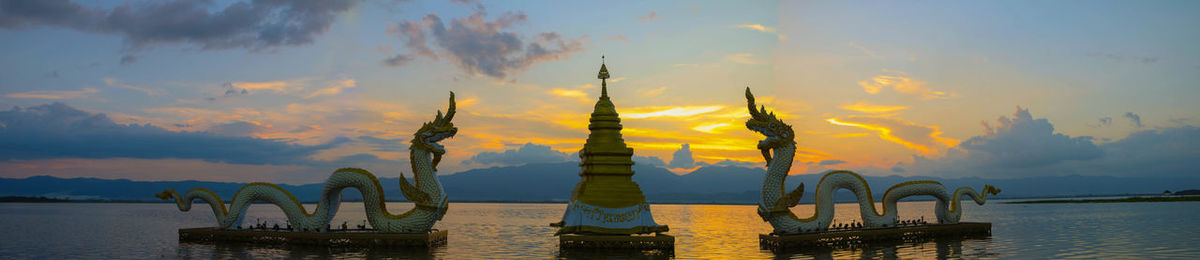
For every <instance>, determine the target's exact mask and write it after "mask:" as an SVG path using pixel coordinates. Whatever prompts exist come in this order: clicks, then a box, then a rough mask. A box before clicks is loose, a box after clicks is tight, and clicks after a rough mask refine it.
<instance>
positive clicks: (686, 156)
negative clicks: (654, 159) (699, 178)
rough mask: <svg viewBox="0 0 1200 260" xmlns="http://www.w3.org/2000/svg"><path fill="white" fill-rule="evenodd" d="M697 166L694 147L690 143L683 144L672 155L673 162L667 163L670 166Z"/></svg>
mask: <svg viewBox="0 0 1200 260" xmlns="http://www.w3.org/2000/svg"><path fill="white" fill-rule="evenodd" d="M695 166H696V159H694V158H692V149H691V147H689V145H688V144H683V145H682V146H681V147H679V150H675V153H674V154H672V155H671V163H670V164H667V167H670V168H688V169H690V168H692V167H695Z"/></svg>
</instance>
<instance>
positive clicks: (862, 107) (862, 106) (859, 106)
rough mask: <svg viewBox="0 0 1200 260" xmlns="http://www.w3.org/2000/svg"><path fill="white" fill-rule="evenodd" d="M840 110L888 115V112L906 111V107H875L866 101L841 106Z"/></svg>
mask: <svg viewBox="0 0 1200 260" xmlns="http://www.w3.org/2000/svg"><path fill="white" fill-rule="evenodd" d="M840 108H841V109H845V110H850V111H854V112H860V113H868V114H879V113H890V112H895V111H900V110H905V109H908V107H907V106H885V105H876V104H871V103H870V102H866V101H858V102H857V103H854V104H850V105H843V106H841V107H840Z"/></svg>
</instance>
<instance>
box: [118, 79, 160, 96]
mask: <svg viewBox="0 0 1200 260" xmlns="http://www.w3.org/2000/svg"><path fill="white" fill-rule="evenodd" d="M104 85H106V86H109V87H117V88H123V89H132V90H136V91H141V92H142V93H146V95H147V96H152V97H153V96H161V95H163V94H166V93H167V92H166V91H164V90H161V89H151V88H144V87H138V86H134V85H129V84H125V83H123V82H121V81H120V80H117V79H115V78H104Z"/></svg>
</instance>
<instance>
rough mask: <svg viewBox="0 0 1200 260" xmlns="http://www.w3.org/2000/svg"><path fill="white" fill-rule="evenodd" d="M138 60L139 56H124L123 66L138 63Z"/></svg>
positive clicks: (122, 59)
mask: <svg viewBox="0 0 1200 260" xmlns="http://www.w3.org/2000/svg"><path fill="white" fill-rule="evenodd" d="M137 60H138V59H137V56H133V55H129V54H126V55H122V56H121V65H129V64H134V63H137Z"/></svg>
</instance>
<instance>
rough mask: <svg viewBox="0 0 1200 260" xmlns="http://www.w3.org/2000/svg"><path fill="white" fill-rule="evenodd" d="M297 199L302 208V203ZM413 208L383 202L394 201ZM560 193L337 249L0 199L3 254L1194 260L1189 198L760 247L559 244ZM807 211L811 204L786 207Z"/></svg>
mask: <svg viewBox="0 0 1200 260" xmlns="http://www.w3.org/2000/svg"><path fill="white" fill-rule="evenodd" d="M933 206H934V203H933V202H902V203H900V205H899V210H900V212H899V213H900V218H901V219H917V218H920V217H925V218H926V219H935V218H934V216H933ZM308 207H310V208H311V207H313V206H312V205H308ZM411 207H412V204H408V203H391V204H389V205H388V208H389V209H392V211H393V212H402V211H404V210H407V209H409V208H411ZM565 207H566V205H564V204H494V203H453V204H451V205H450V211H449V212H448V213H447V215H446V217H445V219H444V220H443V221H442V222H439V223H438V224H437V225H436V226H435V228H437V229H441V230H448V231H449V232H450V233H449V237H448V240H449V241H448V244H447V245H446V246H443V247H438V248H433V249H388V250H385V249H340V248H292V247H248V246H245V245H238V244H232V245H231V244H219V245H218V244H191V243H184V244H180V243H179V241H178V234H177V230H178V229H180V228H193V227H208V226H212V225H214V223H215V221H214V220H213V215H212V212H210V211H209V209H208V208H207V207H195V208H193V211H191V212H179V211H178V210H177V209H176V208H175V206H174V204H157V203H156V204H70V203H61V204H60V203H55V204H28V203H0V256H4V257H3V258H17V259H23V258H38V259H47V258H48V259H63V258H69V259H74V258H102V259H106V258H218V259H224V258H316V259H324V258H416V259H421V258H440V259H479V258H489V259H496V258H500V259H530V258H534V259H543V258H564V259H576V258H593V257H594V256H597V255H602V256H609V257H614V258H633V259H655V258H671V257H674V258H681V259H696V258H703V259H714V258H716V259H730V258H733V259H768V258H780V259H789V258H790V259H813V258H815V259H823V258H872V259H873V258H884V259H887V258H900V259H908V258H934V257H937V258H950V259H954V258H983V259H998V258H1011V259H1030V258H1033V259H1039V258H1083V259H1092V258H1122V259H1129V258H1153V259H1162V258H1180V259H1200V247H1196V245H1198V244H1200V237H1198V236H1195V234H1198V233H1200V225H1198V224H1200V221H1198V220H1197V219H1196V218H1195V216H1197V215H1200V202H1173V203H1115V204H1022V205H1018V204H999V203H996V201H989V202H988V205H987V206H983V207H979V206H975V205H968V206H967V207H966V208H965V209H964V210H965V211H964V216H963V218H964V220H967V221H979V222H992V223H993V226H992V236H991V237H986V238H967V239H934V240H925V241H907V242H901V243H893V244H871V245H858V246H854V247H843V248H826V249H818V248H806V249H801V250H794V251H788V252H779V253H776V252H771V251H769V250H763V249H761V248H759V243H758V234H762V233H769V232H770V231H771V227H770V225H768V224H766V223H765V222H763V221H762V220H761V219H760V218H759V217H758V215H757V214H755V208H754V206H746V205H653V206H651V208H652V210H653V211H654V216H655V220H657V221H658V222H659V223H664V224H667V225H670V227H671V231H670V232H668V233H669V234H670V235H673V236H675V237H676V245H675V250H674V251H611V250H607V251H587V250H583V251H580V250H571V251H560V250H559V249H558V238H557V237H555V236H554V231H555V228H553V227H550V226H548V224H549V223H550V222H555V221H557V220H558V219H559V218H560V217H562V212H563V210H564V208H565ZM793 210H794V211H795V212H796V213H797V215H800V216H809V215H811V214H812V206H810V205H800V206H797V207H796V208H794V209H793ZM363 212H364V211H363V208H362V204H357V203H346V204H343V205H342V207H341V208H340V209H339V211H338V214H337V216H336V217H335V219H334V221H333V223H334V224H335V226H336V225H340V224H341V223H343V222H345V223H348V224H349V226H351V227H353V226H355V225H357V224H360V223H362V221H363V220H364V219H366V217H365V215H364V213H363ZM248 213H249V215H248V216H247V217H246V222H247V223H245V224H252V223H254V222H253V221H255V220H257V221H263V222H267V223H268V225H269V224H271V223H284V215H283V213H282V212H280V211H279V209H278V208H274V207H273V206H270V205H253V206H251V207H250V209H249V212H248ZM834 215H835V217H834V219H835V221H837V222H839V223H846V222H851V221H857V220H858V211H857V207H855V205H852V204H839V205H837V209H836V212H835V214H834Z"/></svg>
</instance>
